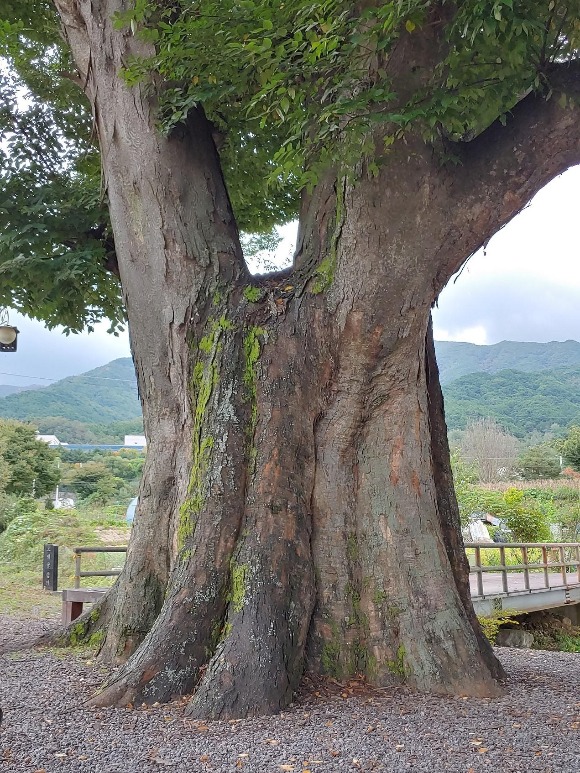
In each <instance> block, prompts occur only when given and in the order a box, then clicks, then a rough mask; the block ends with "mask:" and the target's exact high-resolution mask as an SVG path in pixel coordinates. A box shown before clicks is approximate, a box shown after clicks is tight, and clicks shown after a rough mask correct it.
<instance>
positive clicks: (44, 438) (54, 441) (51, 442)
mask: <svg viewBox="0 0 580 773" xmlns="http://www.w3.org/2000/svg"><path fill="white" fill-rule="evenodd" d="M36 439H37V440H40V441H41V442H42V443H46V444H47V445H48V446H50V447H51V448H53V447H54V446H68V443H61V442H60V440H59V439H58V438H57V436H56V435H40V434H39V433H38V432H37V433H36Z"/></svg>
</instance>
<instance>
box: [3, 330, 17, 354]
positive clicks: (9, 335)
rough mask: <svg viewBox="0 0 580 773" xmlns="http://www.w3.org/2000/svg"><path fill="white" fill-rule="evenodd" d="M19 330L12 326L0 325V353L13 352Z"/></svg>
mask: <svg viewBox="0 0 580 773" xmlns="http://www.w3.org/2000/svg"><path fill="white" fill-rule="evenodd" d="M18 333H19V330H18V328H17V327H14V325H0V352H15V351H16V347H17V345H18Z"/></svg>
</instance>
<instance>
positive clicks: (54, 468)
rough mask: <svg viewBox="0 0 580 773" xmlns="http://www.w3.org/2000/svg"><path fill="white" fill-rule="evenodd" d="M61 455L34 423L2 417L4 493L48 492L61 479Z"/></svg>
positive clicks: (0, 476) (1, 486)
mask: <svg viewBox="0 0 580 773" xmlns="http://www.w3.org/2000/svg"><path fill="white" fill-rule="evenodd" d="M59 477H60V472H59V470H58V465H57V457H56V454H55V452H54V451H53V450H51V449H50V448H49V447H48V446H47V445H46V444H45V443H42V442H40V441H38V440H37V439H36V435H35V432H34V430H33V429H32V427H30V426H28V425H26V424H22V423H21V422H18V421H12V420H6V419H0V493H2V492H3V493H5V494H8V495H10V494H12V495H16V496H32V495H33V494H35V495H36V496H39V497H40V496H44V495H45V494H47V493H48V492H49V491H51V490H52V489H53V488H54V487H55V486H56V484H57V483H58V480H59Z"/></svg>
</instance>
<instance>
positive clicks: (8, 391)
mask: <svg viewBox="0 0 580 773" xmlns="http://www.w3.org/2000/svg"><path fill="white" fill-rule="evenodd" d="M40 388H41V387H38V386H36V385H34V386H13V385H12V384H0V398H2V397H8V395H15V394H18V392H28V391H29V390H32V389H40Z"/></svg>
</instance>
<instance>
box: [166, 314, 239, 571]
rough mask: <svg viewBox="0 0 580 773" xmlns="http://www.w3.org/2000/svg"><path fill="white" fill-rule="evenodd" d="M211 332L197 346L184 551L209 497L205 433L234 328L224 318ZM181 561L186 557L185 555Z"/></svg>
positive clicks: (180, 530)
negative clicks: (224, 348)
mask: <svg viewBox="0 0 580 773" xmlns="http://www.w3.org/2000/svg"><path fill="white" fill-rule="evenodd" d="M208 328H209V332H208V333H207V335H205V336H204V337H203V338H201V340H200V341H199V343H198V345H197V346H198V350H199V354H200V356H199V359H198V360H197V362H196V363H195V365H194V366H193V371H192V376H191V389H192V392H193V399H194V401H195V408H194V414H193V432H192V443H193V453H192V464H191V472H190V476H189V484H188V487H187V497H186V499H185V501H184V502H183V503H182V505H181V507H180V508H179V523H178V525H177V546H178V549H179V550H181V551H183V548H184V547H185V543H186V542H187V540H188V539H189V538H190V537H192V536H193V533H194V531H195V524H196V516H197V514H198V513H199V512H200V511H201V509H202V507H203V505H204V502H205V497H206V492H205V476H206V472H207V469H208V466H209V464H210V460H211V453H212V449H213V447H214V439H213V437H212V436H211V435H209V434H207V433H206V430H205V424H206V414H207V408H208V405H209V402H210V399H211V396H212V393H213V390H214V389H215V387H216V386H217V384H218V381H219V371H218V366H217V364H216V359H217V356H218V353H219V351H220V349H221V343H220V338H221V336H222V334H223V333H224V332H225V331H228V330H232V329H233V324H232V323H231V322H230V321H229V320H228V319H227V318H226V317H225V315H222V316H221V317H219V319H213V320H210V321H209V323H208ZM181 557H182V559H186V557H187V554H186V553H185V552H182V554H181Z"/></svg>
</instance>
